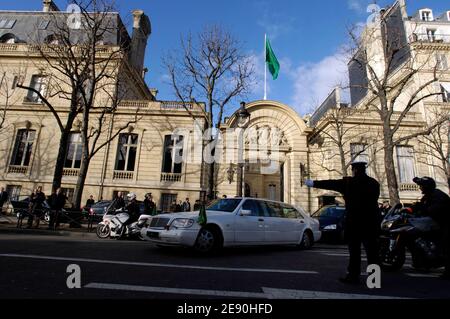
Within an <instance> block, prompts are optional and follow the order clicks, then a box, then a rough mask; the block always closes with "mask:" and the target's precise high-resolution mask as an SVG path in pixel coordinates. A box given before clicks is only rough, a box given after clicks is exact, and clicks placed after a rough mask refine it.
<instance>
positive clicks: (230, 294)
mask: <svg viewBox="0 0 450 319" xmlns="http://www.w3.org/2000/svg"><path fill="white" fill-rule="evenodd" d="M84 288H91V289H106V290H125V291H139V292H156V293H163V294H176V295H201V296H216V297H236V298H258V299H260V298H267V296H266V295H265V294H264V293H257V292H242V291H223V290H203V289H183V288H166V287H147V286H132V285H117V284H104V283H95V282H94V283H90V284H87V285H86V286H84Z"/></svg>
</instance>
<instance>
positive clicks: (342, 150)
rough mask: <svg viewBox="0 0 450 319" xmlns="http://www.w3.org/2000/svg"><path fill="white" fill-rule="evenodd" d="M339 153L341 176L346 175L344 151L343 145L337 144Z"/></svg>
mask: <svg viewBox="0 0 450 319" xmlns="http://www.w3.org/2000/svg"><path fill="white" fill-rule="evenodd" d="M339 155H340V157H341V167H342V177H347V176H348V173H347V164H346V163H345V152H344V146H343V145H339Z"/></svg>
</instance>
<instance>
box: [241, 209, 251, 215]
mask: <svg viewBox="0 0 450 319" xmlns="http://www.w3.org/2000/svg"><path fill="white" fill-rule="evenodd" d="M239 215H240V216H251V215H252V211H251V210H245V209H241V213H240V214H239Z"/></svg>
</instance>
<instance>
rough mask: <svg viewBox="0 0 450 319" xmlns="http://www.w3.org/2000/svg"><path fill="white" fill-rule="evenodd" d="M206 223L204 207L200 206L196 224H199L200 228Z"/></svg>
mask: <svg viewBox="0 0 450 319" xmlns="http://www.w3.org/2000/svg"><path fill="white" fill-rule="evenodd" d="M207 222H208V218H207V217H206V209H205V205H204V204H202V205H201V206H200V213H199V214H198V219H197V223H199V225H200V226H205V225H206V223H207Z"/></svg>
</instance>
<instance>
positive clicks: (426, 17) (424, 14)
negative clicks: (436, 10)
mask: <svg viewBox="0 0 450 319" xmlns="http://www.w3.org/2000/svg"><path fill="white" fill-rule="evenodd" d="M420 18H421V19H422V21H433V12H432V11H431V10H421V11H420Z"/></svg>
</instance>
